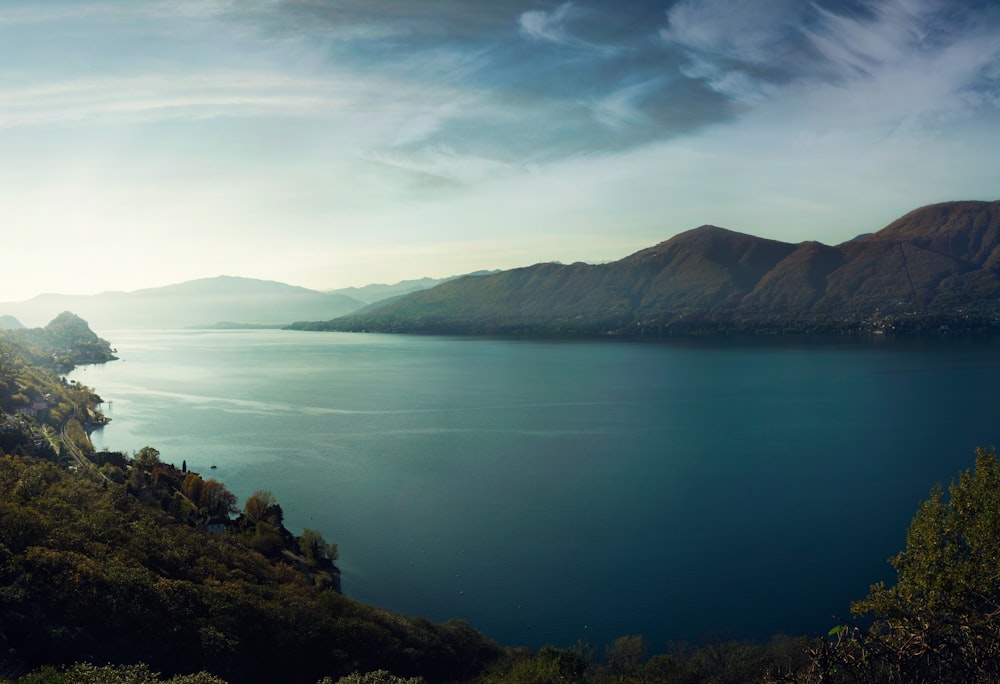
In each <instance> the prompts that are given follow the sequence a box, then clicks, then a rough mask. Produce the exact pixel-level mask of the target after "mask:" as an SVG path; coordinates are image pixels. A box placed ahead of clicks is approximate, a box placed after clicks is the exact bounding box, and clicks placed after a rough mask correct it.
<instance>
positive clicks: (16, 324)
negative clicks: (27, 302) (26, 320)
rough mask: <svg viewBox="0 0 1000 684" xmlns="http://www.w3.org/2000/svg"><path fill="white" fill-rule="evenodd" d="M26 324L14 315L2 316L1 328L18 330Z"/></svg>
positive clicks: (0, 320) (0, 319)
mask: <svg viewBox="0 0 1000 684" xmlns="http://www.w3.org/2000/svg"><path fill="white" fill-rule="evenodd" d="M23 327H24V324H23V323H21V321H19V320H17V319H16V318H14V317H13V316H0V330H18V329H20V328H23Z"/></svg>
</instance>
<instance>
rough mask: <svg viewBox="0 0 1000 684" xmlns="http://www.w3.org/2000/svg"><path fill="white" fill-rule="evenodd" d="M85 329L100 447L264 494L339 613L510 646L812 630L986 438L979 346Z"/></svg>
mask: <svg viewBox="0 0 1000 684" xmlns="http://www.w3.org/2000/svg"><path fill="white" fill-rule="evenodd" d="M99 333H100V334H101V335H102V336H103V337H105V338H107V339H109V340H110V341H111V342H112V344H113V345H114V346H116V347H117V348H118V349H119V354H120V356H121V359H122V360H121V361H117V362H114V363H111V364H107V365H105V366H93V367H88V368H82V369H79V370H77V371H76V372H75V373H74V374H73V376H72V377H73V378H76V379H78V380H80V381H81V382H84V383H85V384H88V385H90V386H92V387H94V388H96V389H97V390H98V392H99V393H100V394H101V395H102V396H103V397H104V399H105V400H106V401H108V402H109V403H108V404H107V405H106V406H105V410H106V413H107V415H109V416H110V417H111V418H112V419H113V421H112V423H111V424H110V425H109V426H108V427H106V428H105V429H104V430H102V431H99V432H96V433H95V434H94V435H93V438H94V442H95V444H96V445H97V446H99V447H108V448H112V449H118V450H124V451H130V452H131V451H136V450H138V449H139V448H141V447H142V446H145V445H152V446H155V447H156V448H158V449H159V450H160V451H161V458H163V459H164V460H166V461H170V462H174V463H176V464H178V465H180V463H181V461H182V460H184V461H186V462H187V466H188V468H189V469H192V470H195V471H198V472H201V473H202V474H203V475H205V476H214V477H216V478H217V479H220V480H222V481H224V482H225V483H226V485H227V486H228V487H229V488H230V489H231V490H232V491H233V492H234V493H236V494H237V496H238V497H239V498H240V501H241V502H242V500H243V499H244V498H245V497H246V496H247V495H248V494H250V493H251V492H252V491H254V490H255V489H262V488H263V489H269V490H271V491H272V492H273V493H274V494H275V495H276V496H277V498H278V500H279V502H280V503H281V504H282V507H283V508H284V510H285V515H286V519H285V521H286V525H287V526H288V527H289V528H291V529H292V530H293V531H295V532H298V531H299V530H301V528H303V527H310V528H314V529H318V530H319V531H321V532H322V533H323V535H324V536H325V537H326V538H327V540H328V541H333V542H336V543H338V544H339V547H340V555H341V560H340V566H341V568H342V570H343V572H344V577H343V588H344V592H345V593H346V594H347V595H348V596H351V597H353V598H356V599H358V600H361V601H364V602H366V603H371V604H374V605H377V606H380V607H383V608H386V609H389V610H392V611H396V612H401V613H404V614H409V615H422V616H425V617H427V618H430V619H432V620H436V621H437V620H445V619H448V618H454V617H460V618H465V619H467V620H469V621H470V622H471V623H472V624H473V625H474V626H475V627H477V628H479V629H480V630H482V631H484V632H486V633H487V634H489V635H490V636H492V637H494V638H496V639H497V640H499V641H501V642H503V643H505V644H509V645H519V644H524V645H528V646H539V645H541V644H544V643H552V644H555V645H557V646H569V645H571V644H573V643H574V642H575V641H576V640H577V639H578V638H582V639H585V640H587V641H589V642H590V643H591V644H592V645H593V646H595V647H596V648H597V649H601V648H602V647H603V645H604V644H605V643H608V642H609V641H611V640H612V639H614V638H615V637H617V636H620V635H623V634H643V635H644V636H645V637H646V639H647V641H648V643H649V646H650V648H651V649H652V650H661V649H662V648H663V647H664V646H665V645H666V642H667V641H670V640H698V639H702V638H706V637H719V636H727V637H749V638H757V639H765V638H767V636H768V635H770V634H771V633H773V632H785V633H790V634H803V633H807V634H819V633H825V632H826V631H827V630H828V629H829V628H830V627H831V626H832V625H834V624H836V621H837V620H838V619H839V620H843V619H845V618H846V617H847V616H848V605H849V602H850V601H851V600H853V599H858V598H862V597H863V596H864V595H865V594H866V592H867V590H868V586H869V584H871V583H872V582H875V581H878V580H880V579H886V580H891V579H892V578H893V574H892V570H891V568H890V567H889V566H888V565H887V564H886V559H887V558H888V557H889V556H890V555H893V554H894V553H896V552H897V551H899V550H900V549H901V548H902V547H903V545H904V540H905V531H906V526H907V525H908V523H909V520H910V518H911V517H912V515H913V513H914V511H915V509H916V506H917V503H918V501H919V500H920V499H922V498H925V497H926V495H927V493H928V490H929V488H930V487H931V485H932V484H933V483H935V482H947V481H948V480H949V479H950V478H951V477H952V476H953V475H954V474H956V473H957V472H958V471H959V470H961V469H964V468H967V467H969V466H971V464H972V462H973V458H974V454H973V451H974V448H975V447H976V446H977V445H990V444H993V443H996V442H997V441H998V440H1000V437H998V433H1000V424H998V421H997V416H998V411H1000V354H998V348H997V346H996V344H994V343H990V342H976V343H972V342H955V341H952V342H947V343H942V342H938V341H931V342H912V341H910V342H902V343H894V342H892V341H884V342H882V343H860V342H850V343H844V342H842V343H837V344H832V343H821V342H813V343H810V344H802V343H798V344H796V343H769V344H753V345H748V344H737V343H729V344H722V343H718V342H700V343H678V344H629V343H609V342H525V341H498V340H475V339H451V338H431V337H408V336H383V335H351V334H338V333H302V332H292V331H277V330H265V331H211V332H206V331H182V332H134V331H121V332H114V331H110V332H109V331H99ZM212 465H215V466H217V468H216V469H215V470H211V469H210V468H211V466H212Z"/></svg>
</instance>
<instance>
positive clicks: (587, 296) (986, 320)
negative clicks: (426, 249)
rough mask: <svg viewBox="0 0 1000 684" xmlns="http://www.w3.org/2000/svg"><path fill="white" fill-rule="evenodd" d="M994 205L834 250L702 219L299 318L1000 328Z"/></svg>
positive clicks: (411, 324)
mask: <svg viewBox="0 0 1000 684" xmlns="http://www.w3.org/2000/svg"><path fill="white" fill-rule="evenodd" d="M998 321H1000V202H949V203H944V204H936V205H931V206H927V207H923V208H921V209H917V210H915V211H912V212H910V213H908V214H906V215H905V216H903V217H902V218H900V219H898V220H896V221H894V222H893V223H891V224H890V225H889V226H887V227H886V228H884V229H882V230H881V231H879V232H877V233H873V234H871V235H866V236H864V237H861V238H857V239H855V240H851V241H849V242H845V243H843V244H840V245H837V246H828V245H823V244H820V243H818V242H803V243H801V244H798V245H793V244H789V243H784V242H779V241H775V240H767V239H764V238H759V237H754V236H752V235H746V234H743V233H736V232H733V231H729V230H725V229H723V228H717V227H714V226H702V227H700V228H696V229H694V230H690V231H687V232H685V233H681V234H679V235H676V236H674V237H673V238H671V239H669V240H667V241H665V242H662V243H660V244H658V245H656V246H655V247H650V248H648V249H644V250H641V251H639V252H636V253H635V254H632V255H630V256H627V257H625V258H623V259H621V260H619V261H616V262H613V263H610V264H604V265H596V266H595V265H588V264H581V263H577V264H571V265H569V266H564V265H561V264H537V265H535V266H529V267H526V268H518V269H513V270H510V271H503V272H499V273H494V274H491V275H485V276H472V277H466V278H460V279H458V280H454V281H451V282H449V283H445V284H443V285H440V286H438V287H435V288H432V289H430V290H425V291H423V292H417V293H414V294H412V295H408V296H406V297H403V298H402V299H399V300H397V301H395V302H393V303H391V304H388V305H386V306H384V307H381V308H379V309H376V310H375V311H371V312H369V313H367V314H365V315H359V316H347V317H344V318H339V319H334V320H333V321H328V322H323V323H302V324H296V325H295V326H293V327H298V328H308V329H323V330H379V331H395V332H428V333H457V334H509V333H520V334H543V335H600V334H625V335H637V336H642V335H662V334H672V333H674V332H705V331H711V330H716V331H718V330H755V331H781V330H833V331H847V330H858V329H871V328H873V327H874V328H878V329H884V328H885V327H891V326H901V327H903V328H906V329H937V328H938V327H939V326H941V325H943V324H947V325H949V326H958V327H966V328H969V327H971V328H977V329H979V328H992V327H1000V323H998Z"/></svg>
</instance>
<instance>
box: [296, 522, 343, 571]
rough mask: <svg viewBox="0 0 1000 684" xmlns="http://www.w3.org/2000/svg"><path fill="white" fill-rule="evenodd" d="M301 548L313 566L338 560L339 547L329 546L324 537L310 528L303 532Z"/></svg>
mask: <svg viewBox="0 0 1000 684" xmlns="http://www.w3.org/2000/svg"><path fill="white" fill-rule="evenodd" d="M299 548H300V549H301V550H302V553H303V555H304V556H305V557H306V558H307V559H309V561H310V563H311V564H313V565H319V564H320V563H321V562H323V561H331V562H332V561H335V560H337V555H338V551H337V545H336V544H327V543H326V540H325V539H323V535H322V534H320V533H319V532H317V531H316V530H310V529H309V528H306V529H304V530H302V536H301V537H299Z"/></svg>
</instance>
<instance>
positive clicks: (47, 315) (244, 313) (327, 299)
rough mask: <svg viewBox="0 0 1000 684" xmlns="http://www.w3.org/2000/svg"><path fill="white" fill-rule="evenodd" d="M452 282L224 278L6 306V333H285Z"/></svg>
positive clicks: (1, 314)
mask: <svg viewBox="0 0 1000 684" xmlns="http://www.w3.org/2000/svg"><path fill="white" fill-rule="evenodd" d="M446 280H448V279H447V278H442V279H434V278H423V279H420V280H406V281H402V282H400V283H396V284H395V285H368V286H365V287H362V288H345V289H341V290H333V291H330V292H319V291H317V290H310V289H307V288H304V287H296V286H293V285H286V284H285V283H280V282H275V281H271V280H257V279H254V278H239V277H233V276H219V277H215V278H201V279H198V280H189V281H187V282H183V283H178V284H175V285H167V286H165V287H155V288H147V289H142V290H136V291H133V292H102V293H100V294H96V295H64V294H43V295H39V296H37V297H34V298H32V299H29V300H26V301H23V302H7V303H0V327H19V326H20V323H21V322H22V321H23V322H24V323H25V324H27V325H32V326H39V325H43V324H44V323H45V322H47V321H49V320H51V319H52V318H54V317H55V316H56V315H57V314H59V313H60V312H62V311H72V312H74V313H75V314H77V315H79V316H81V317H82V318H84V319H86V320H87V321H88V322H89V323H90V325H91V326H93V327H94V328H95V329H98V330H108V329H115V328H161V329H164V328H191V327H220V326H221V327H244V326H268V327H280V326H283V325H288V324H289V323H291V322H292V321H296V320H303V319H320V318H322V319H326V318H331V317H333V316H341V315H344V314H347V313H351V312H354V311H358V310H360V309H362V308H363V307H365V306H366V305H369V304H370V303H371V302H373V301H376V300H378V299H384V298H392V297H396V296H399V295H401V294H406V293H409V292H413V291H416V290H419V289H421V288H426V287H433V286H434V285H437V284H439V283H442V282H445V281H446Z"/></svg>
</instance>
